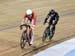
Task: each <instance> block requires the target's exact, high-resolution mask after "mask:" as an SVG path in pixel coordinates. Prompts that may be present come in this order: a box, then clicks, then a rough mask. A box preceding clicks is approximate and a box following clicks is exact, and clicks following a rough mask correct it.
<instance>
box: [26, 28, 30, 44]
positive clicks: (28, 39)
mask: <svg viewBox="0 0 75 56" xmlns="http://www.w3.org/2000/svg"><path fill="white" fill-rule="evenodd" d="M26 29H27V41H28V44H29V45H30V36H29V31H30V28H29V27H27V28H26Z"/></svg>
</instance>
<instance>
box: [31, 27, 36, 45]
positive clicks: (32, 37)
mask: <svg viewBox="0 0 75 56" xmlns="http://www.w3.org/2000/svg"><path fill="white" fill-rule="evenodd" d="M34 28H35V27H34V26H31V42H30V44H31V45H32V44H33V40H34Z"/></svg>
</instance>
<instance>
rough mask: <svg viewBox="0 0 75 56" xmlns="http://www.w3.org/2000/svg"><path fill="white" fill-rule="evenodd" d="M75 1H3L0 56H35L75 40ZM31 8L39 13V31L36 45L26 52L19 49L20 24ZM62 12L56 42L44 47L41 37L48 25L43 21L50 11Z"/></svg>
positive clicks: (0, 18)
mask: <svg viewBox="0 0 75 56" xmlns="http://www.w3.org/2000/svg"><path fill="white" fill-rule="evenodd" d="M74 6H75V1H74V0H63V1H62V0H42V1H40V0H27V1H26V0H13V1H12V0H7V1H6V0H1V1H0V8H1V9H0V56H31V55H33V54H36V53H37V52H39V51H41V50H44V49H46V48H48V47H50V46H53V45H55V44H58V43H60V42H62V41H65V40H67V39H70V38H72V37H73V36H74V35H75V22H74V21H75V19H74V18H75V8H74ZM27 8H32V9H33V10H35V11H36V13H37V17H38V23H37V26H36V29H37V30H36V29H35V39H34V46H35V48H31V47H29V46H28V45H27V46H26V47H25V49H24V50H21V48H20V46H19V40H20V35H21V31H20V30H19V24H20V21H21V18H23V15H24V12H25V10H26V9H27ZM52 8H54V9H55V10H56V11H58V12H59V15H60V21H59V23H58V25H57V27H56V33H55V36H54V38H53V41H51V42H48V41H46V42H45V43H44V44H42V41H41V36H42V33H43V31H44V29H45V27H46V26H43V24H42V23H43V21H44V18H45V16H46V14H47V13H48V11H49V10H50V9H52Z"/></svg>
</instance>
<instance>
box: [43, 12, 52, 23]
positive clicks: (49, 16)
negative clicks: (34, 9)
mask: <svg viewBox="0 0 75 56" xmlns="http://www.w3.org/2000/svg"><path fill="white" fill-rule="evenodd" d="M50 15H51V13H50V12H49V13H48V15H47V16H46V18H45V21H44V24H45V23H46V22H47V20H48V18H49V17H50Z"/></svg>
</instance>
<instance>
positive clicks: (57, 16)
mask: <svg viewBox="0 0 75 56" xmlns="http://www.w3.org/2000/svg"><path fill="white" fill-rule="evenodd" d="M58 21H59V15H58V13H57V14H56V17H55V23H54V25H56V24H57V23H58Z"/></svg>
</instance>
